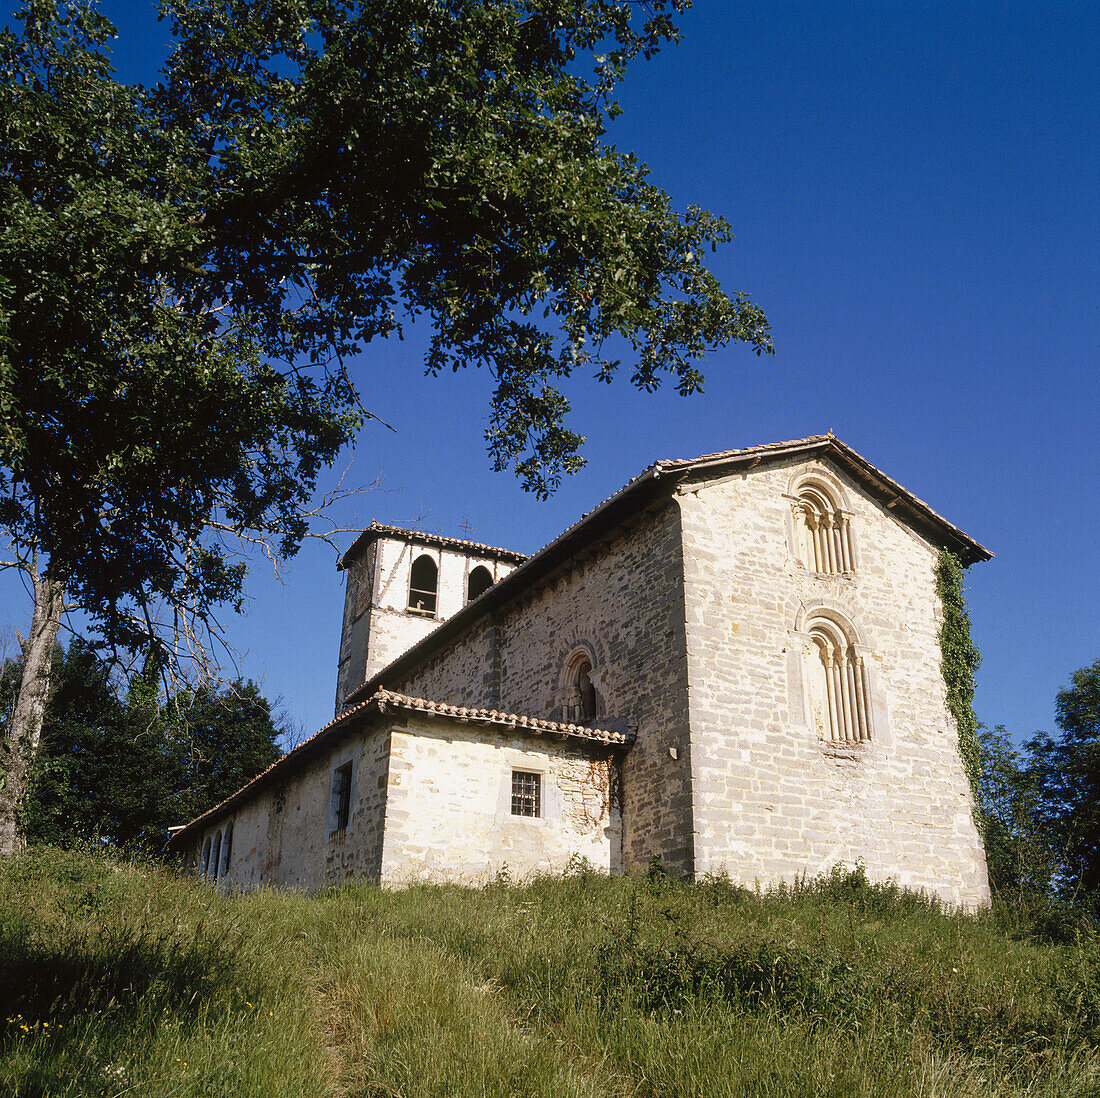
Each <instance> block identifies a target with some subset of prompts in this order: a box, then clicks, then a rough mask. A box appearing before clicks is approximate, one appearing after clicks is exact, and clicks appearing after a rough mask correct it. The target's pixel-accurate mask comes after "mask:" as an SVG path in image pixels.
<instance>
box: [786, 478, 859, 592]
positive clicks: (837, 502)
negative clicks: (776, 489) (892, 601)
mask: <svg viewBox="0 0 1100 1098" xmlns="http://www.w3.org/2000/svg"><path fill="white" fill-rule="evenodd" d="M786 495H787V498H788V499H789V500H790V502H791V512H790V524H789V526H788V530H787V533H788V544H789V545H790V551H791V555H792V556H793V557H795V558H796V559H797V560H798V561H799V562H800V563H801V564H802V566H803V567H804V568H805V569H806V570H807V571H810V572H814V573H816V574H817V575H819V576H820V575H848V574H850V573H852V572H855V571H856V569H857V567H858V559H857V553H856V539H855V537H854V536H853V534H852V508H851V504H850V502H849V500H848V493H847V491H846V490H845V488H844V485H843V484H841V483H840V481H839V480H838V479H837V478H836V477H834V476H832V474H830V473H828V472H827V471H825V470H824V469H822V468H820V467H816V468H812V469H808V470H807V469H803V470H800V471H798V472H797V473H795V474H793V475H792V477H791V479H790V480H789V481H788V483H787V492H786Z"/></svg>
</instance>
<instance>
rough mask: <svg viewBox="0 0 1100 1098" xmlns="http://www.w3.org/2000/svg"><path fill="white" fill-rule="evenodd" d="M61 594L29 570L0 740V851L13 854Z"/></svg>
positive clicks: (20, 841) (19, 841) (55, 584)
mask: <svg viewBox="0 0 1100 1098" xmlns="http://www.w3.org/2000/svg"><path fill="white" fill-rule="evenodd" d="M64 599H65V585H64V584H63V583H61V582H60V581H59V580H56V579H54V578H52V577H51V576H50V574H49V572H48V571H47V572H45V573H44V574H43V575H41V576H40V575H38V574H37V573H36V574H35V575H34V616H33V617H32V618H31V629H30V633H29V634H28V636H27V639H26V640H25V641H24V642H23V677H22V679H21V680H20V683H19V693H18V695H17V696H16V700H15V709H14V711H13V712H12V716H11V724H10V725H9V726H8V730H7V734H6V735H5V736H4V739H3V741H0V856H7V855H10V854H17V853H19V851H21V850H22V849H23V847H24V845H25V839H24V837H23V830H22V827H21V826H20V819H19V807H20V804H21V802H22V800H23V794H24V792H25V791H26V787H27V777H28V775H29V773H30V769H31V764H32V763H33V762H34V756H35V754H36V753H37V751H38V741H39V740H40V739H41V737H42V720H43V718H44V717H45V714H46V700H47V698H48V697H49V693H50V668H51V667H52V665H53V647H54V643H55V642H56V640H57V631H58V629H59V628H60V627H61V611H62V609H63V607H64Z"/></svg>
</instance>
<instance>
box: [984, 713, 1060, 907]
mask: <svg viewBox="0 0 1100 1098" xmlns="http://www.w3.org/2000/svg"><path fill="white" fill-rule="evenodd" d="M978 745H979V750H980V753H981V781H980V794H981V797H980V801H981V810H982V822H983V837H984V840H985V856H986V864H987V866H988V868H989V883H990V884H991V885H992V887H993V891H994V892H996V893H998V894H1001V895H1005V896H1009V895H1011V896H1013V897H1015V898H1016V899H1018V900H1024V899H1027V898H1029V897H1038V896H1049V895H1050V894H1051V891H1052V889H1053V887H1054V881H1055V879H1056V878H1057V877H1058V876H1059V874H1060V867H1061V859H1060V857H1059V849H1058V845H1057V842H1056V839H1055V836H1054V835H1053V834H1052V832H1051V830H1050V829H1049V827H1048V826H1047V824H1046V823H1045V821H1044V819H1043V816H1042V811H1041V806H1042V789H1041V786H1040V780H1041V779H1040V769H1039V767H1038V766H1037V765H1036V763H1037V758H1036V755H1035V752H1034V750H1033V749H1032V748H1031V746H1030V745H1028V746H1027V747H1025V749H1024V751H1023V753H1021V752H1020V750H1019V749H1018V748H1017V747H1016V746H1015V744H1014V743H1013V742H1012V739H1011V737H1010V736H1009V734H1008V732H1007V731H1006V730H1005V728H1004V726H1003V725H998V726H997V727H996V728H994V729H993V730H990V729H988V728H986V729H983V730H982V731H981V733H980V734H979V737H978Z"/></svg>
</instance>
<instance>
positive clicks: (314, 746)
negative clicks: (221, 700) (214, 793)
mask: <svg viewBox="0 0 1100 1098" xmlns="http://www.w3.org/2000/svg"><path fill="white" fill-rule="evenodd" d="M395 709H398V710H404V711H405V712H410V713H429V714H431V715H432V716H435V717H443V718H445V719H447V720H453V721H456V722H457V723H460V724H483V725H492V726H494V727H496V728H498V729H500V730H501V731H504V732H512V731H521V732H529V733H531V734H533V735H536V736H540V735H549V736H561V737H564V738H566V739H574V740H583V741H587V742H589V743H595V744H599V745H601V746H604V747H615V748H620V747H629V746H630V744H631V743H633V742H634V734H633V733H632V732H616V731H612V730H611V729H608V728H593V727H590V726H588V725H584V724H570V723H568V722H565V721H547V720H543V719H542V718H541V717H528V716H524V715H523V714H521V713H506V712H503V711H501V710H497V709H476V708H473V707H471V706H465V705H449V704H447V703H446V702H437V701H430V700H429V699H428V698H414V697H411V696H409V695H407V694H398V693H396V692H394V691H393V690H376V691H375V692H374V693H373V694H372V695H371V696H370V697H369V698H367V699H365V700H364V701H361V702H359V704H358V705H354V706H352V707H351V708H350V709H345V710H344V712H343V713H341V714H340V715H339V716H338V717H336V718H335V719H334V720H331V721H329V723H328V724H326V725H325V726H324V727H323V728H321V729H320V730H319V731H317V732H315V733H314V734H313V735H312V736H310V738H309V739H308V740H303V741H302V742H301V743H300V744H298V746H297V747H295V748H293V749H292V750H290V751H288V752H287V753H286V754H285V755H284V756H283V757H282V758H281V759H276V761H275V762H273V763H272V764H271V765H270V766H269V767H267V769H266V770H262V771H260V773H259V774H257V775H256V776H255V777H254V778H252V780H251V781H248V782H246V783H245V784H244V785H242V786H241V788H240V789H238V790H237V791H236V792H235V793H232V794H230V795H229V796H228V797H226V799H225V800H224V801H221V802H220V803H219V804H216V805H215V806H214V807H213V808H211V809H208V810H207V811H206V812H204V813H203V814H202V815H201V816H196V817H195V819H193V820H192V821H191V822H190V823H189V824H187V825H186V826H185V827H182V828H180V829H179V830H178V831H176V833H175V834H174V835H172V836H171V837H170V838H169V840H168V847H169V849H173V850H177V849H179V848H180V847H181V846H183V845H184V844H183V842H181V839H182V837H183V836H188V837H190V835H192V834H194V832H195V831H201V830H202V829H204V828H205V827H207V826H209V825H210V824H211V823H213V822H214V820H216V819H219V818H220V817H222V816H225V815H227V814H228V812H229V810H230V809H232V808H235V807H236V806H237V805H238V804H241V803H242V802H243V801H246V800H247V799H248V798H249V797H250V796H251V795H252V794H253V793H257V792H259V790H260V789H261V788H262V787H263V786H265V785H269V784H270V783H271V782H272V781H274V780H275V779H276V778H277V777H279V776H281V774H282V772H283V771H284V770H287V769H290V768H291V765H292V764H291V760H294V761H295V762H298V761H304V760H306V759H308V758H310V757H311V756H313V755H317V754H319V753H320V751H321V750H322V749H323V748H324V747H325V745H326V744H327V741H329V740H331V739H332V738H333V736H334V735H335V733H336V732H337V730H338V729H339V727H340V726H343V725H346V724H349V723H351V719H352V718H353V717H356V716H363V717H366V716H368V715H370V714H375V715H378V716H384V715H385V714H386V713H387V712H389V711H391V710H395Z"/></svg>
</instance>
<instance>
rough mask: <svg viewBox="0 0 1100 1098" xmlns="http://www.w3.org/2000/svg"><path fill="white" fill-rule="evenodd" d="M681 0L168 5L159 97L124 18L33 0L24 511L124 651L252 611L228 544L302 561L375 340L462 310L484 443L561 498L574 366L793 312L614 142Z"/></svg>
mask: <svg viewBox="0 0 1100 1098" xmlns="http://www.w3.org/2000/svg"><path fill="white" fill-rule="evenodd" d="M682 8H683V4H682V3H681V2H680V0H653V2H652V3H649V4H647V5H645V6H638V5H634V4H630V3H624V2H617V0H530V2H525V3H517V2H511V3H500V2H497V0H372V2H371V3H370V4H366V3H359V2H355V0H265V2H264V3H262V4H257V3H254V2H252V0H164V3H163V9H162V10H163V13H164V15H165V17H166V18H167V19H169V20H170V21H171V23H172V28H173V33H174V36H175V46H174V49H173V52H172V53H171V55H170V57H169V58H168V60H167V63H166V65H165V68H164V70H163V82H162V83H161V84H159V85H158V86H157V87H155V88H153V89H144V88H141V87H134V86H128V85H125V84H121V83H119V82H118V81H117V80H116V79H115V77H114V75H113V73H112V71H111V68H110V65H109V61H108V57H107V54H106V47H107V44H108V42H109V41H110V40H111V38H112V37H113V36H114V28H113V27H111V25H110V24H109V23H108V22H107V21H106V20H105V19H104V18H102V16H101V15H99V14H98V12H97V11H96V9H95V7H94V5H93V4H91V3H86V2H83V0H72V2H62V0H32V2H31V3H30V4H29V6H28V8H27V9H26V11H25V13H24V15H23V17H22V18H23V33H22V35H17V34H15V33H12V32H9V31H5V32H3V34H0V63H2V64H3V65H4V67H5V71H6V72H8V73H10V74H11V79H10V80H9V81H7V82H6V83H5V85H4V87H3V88H0V271H2V272H3V275H2V276H0V412H2V418H0V459H2V468H3V474H2V477H0V480H2V483H0V490H2V491H0V520H2V521H3V522H4V523H5V524H6V525H7V527H8V529H9V532H10V534H11V536H12V538H13V540H14V541H15V543H16V545H17V546H24V547H30V546H33V547H35V548H36V549H37V550H38V551H39V552H41V553H42V554H43V555H44V556H45V557H47V558H48V559H49V562H50V568H51V571H52V572H53V573H54V574H55V575H56V576H57V577H58V578H59V579H62V580H64V582H65V583H66V584H67V586H68V589H69V591H70V593H71V595H72V596H73V597H75V599H76V600H77V601H79V602H80V603H81V604H82V605H83V606H84V607H85V608H86V609H87V610H88V612H89V613H91V614H92V615H93V617H94V618H95V620H96V621H97V623H98V625H99V627H100V629H101V631H102V632H103V634H104V635H105V636H106V637H107V638H108V639H110V640H112V641H114V642H118V643H122V644H125V645H130V646H141V645H143V644H144V643H145V637H146V636H147V634H148V633H149V631H150V628H151V624H150V623H151V620H152V617H153V616H154V613H155V609H156V607H157V606H159V605H161V604H167V605H169V606H173V607H176V608H179V607H186V608H187V613H188V614H190V615H193V616H194V619H195V620H197V621H202V620H204V619H207V620H208V619H209V615H210V613H211V611H212V608H213V607H214V606H216V605H217V604H218V603H219V602H224V601H227V602H229V603H230V604H233V603H235V602H237V601H238V600H239V598H240V596H241V586H240V584H241V578H242V571H241V569H240V568H239V567H237V566H236V565H235V564H234V563H233V558H232V557H231V555H230V554H229V552H228V551H227V548H226V545H225V544H224V540H223V539H224V538H225V537H227V536H229V537H232V536H233V535H234V534H246V535H248V536H257V537H261V538H266V539H268V540H269V541H270V542H272V543H273V544H274V547H275V550H276V551H277V552H278V553H280V554H289V553H293V552H294V551H295V549H296V548H297V546H298V544H299V542H300V540H301V538H302V536H303V535H304V533H305V531H306V524H305V521H304V519H303V518H302V509H303V504H304V503H305V501H306V500H307V499H308V498H309V496H310V493H311V492H312V490H313V487H314V484H315V482H316V478H317V475H318V472H319V470H320V469H321V468H322V467H323V466H324V465H326V464H328V463H330V462H331V461H332V460H333V459H334V458H335V456H336V454H337V453H338V452H339V450H340V449H341V447H343V446H344V445H346V444H347V443H348V442H350V441H352V440H353V439H354V436H355V433H356V431H357V430H358V428H359V426H360V424H361V422H362V419H363V414H362V412H361V410H360V407H359V404H358V398H357V396H356V394H355V392H354V390H353V389H352V388H351V385H350V383H349V381H348V379H347V374H346V373H345V372H344V370H343V365H342V363H343V359H344V358H345V357H346V356H347V355H349V354H351V353H353V352H354V351H356V350H357V349H359V348H361V347H362V346H363V345H365V344H366V343H369V342H370V341H371V340H374V339H377V338H380V337H385V336H388V335H392V334H394V333H399V332H400V327H399V326H400V324H401V322H402V321H403V319H405V318H407V317H415V316H419V315H424V316H427V317H428V318H430V320H431V322H432V324H433V337H432V340H431V344H430V347H429V350H428V353H427V358H426V362H425V366H426V369H427V370H428V372H429V373H434V372H437V371H439V370H442V369H448V370H458V369H464V368H466V367H468V366H480V367H484V368H485V369H487V370H488V371H489V372H490V373H491V374H492V376H493V378H494V381H495V388H494V390H493V400H492V405H491V408H490V414H489V425H488V429H487V432H486V442H487V446H488V450H489V455H490V459H491V461H492V463H493V465H494V467H495V468H498V469H504V468H512V469H514V470H515V471H516V473H517V474H518V475H519V477H520V478H521V480H522V482H523V484H524V486H525V487H526V488H528V489H529V490H531V491H534V492H536V493H537V494H539V495H541V496H545V495H547V494H549V493H550V492H552V491H553V490H554V488H555V487H556V486H557V484H558V483H559V481H560V478H561V476H562V475H564V474H566V473H569V472H573V471H575V470H576V469H577V468H579V467H580V465H581V464H582V459H581V457H580V453H579V450H580V446H581V444H582V442H583V437H582V436H581V435H580V434H579V433H577V432H575V431H573V430H571V429H569V428H568V427H567V426H566V424H567V421H568V417H569V415H570V412H571V409H570V405H569V401H568V400H567V399H566V397H565V396H564V394H563V391H562V390H563V385H562V379H563V378H566V377H568V376H570V375H571V374H573V373H575V372H576V371H577V370H581V371H583V372H591V373H592V375H593V376H595V377H596V378H597V379H599V380H601V381H604V382H609V381H611V380H612V379H614V378H615V377H616V376H618V375H619V373H620V370H621V368H622V367H621V363H623V362H629V379H630V383H631V384H633V385H635V386H637V387H639V388H641V389H645V390H647V391H651V390H653V389H655V388H657V387H658V386H659V385H660V384H661V383H662V382H663V381H664V380H665V379H666V378H667V379H669V380H670V381H671V383H672V384H674V385H675V386H676V388H677V389H678V391H680V392H681V393H684V394H688V393H693V392H697V391H699V390H700V389H701V387H702V384H703V377H702V374H701V372H700V370H699V360H700V359H701V358H702V357H703V356H704V355H705V354H706V353H707V352H708V351H709V350H710V349H712V348H714V347H716V346H720V345H722V344H724V343H726V342H729V341H730V340H741V341H745V342H747V343H749V344H750V345H751V346H753V347H754V349H755V350H757V351H758V352H763V351H767V350H770V338H769V332H768V326H767V321H766V320H765V318H764V317H763V315H762V314H761V313H760V311H759V310H758V309H757V308H756V307H755V306H753V305H752V304H751V303H750V302H749V301H748V300H747V299H746V298H744V297H742V296H735V297H732V298H731V297H729V296H727V295H726V294H725V293H724V292H723V291H722V289H721V288H720V287H719V285H718V283H717V281H716V280H715V279H714V277H713V276H712V275H711V274H710V273H709V272H708V271H707V270H706V269H705V267H704V266H703V265H702V262H701V259H700V257H701V256H702V255H704V254H706V252H707V250H708V248H710V249H712V248H713V247H715V246H716V245H718V244H721V243H725V242H727V241H728V240H729V239H730V230H729V226H728V225H727V224H726V222H725V221H723V220H722V219H721V218H718V217H715V216H713V215H711V214H709V213H706V212H705V211H702V210H698V209H694V208H692V209H689V210H687V211H686V212H684V213H683V214H680V213H677V212H676V211H675V210H674V209H673V207H672V204H671V202H670V200H669V198H668V196H667V195H665V194H664V193H663V192H662V191H660V190H659V189H658V188H656V187H655V186H653V184H652V183H651V182H650V181H649V178H648V173H647V170H646V168H645V166H644V165H643V164H641V163H639V162H638V161H637V160H636V159H635V158H634V157H633V156H631V155H629V154H624V153H621V152H619V151H617V150H616V149H614V148H613V147H612V146H610V145H608V144H607V143H606V142H605V140H604V130H605V126H606V124H607V121H608V119H609V118H611V117H612V116H613V115H614V113H615V107H614V104H613V102H612V100H611V95H612V94H613V91H614V88H615V85H616V84H617V82H618V81H619V80H620V79H621V78H622V76H623V74H624V72H625V71H626V69H627V68H628V67H629V65H630V64H631V63H632V62H634V61H635V60H636V59H638V58H644V57H648V56H651V55H652V54H653V52H655V51H656V50H657V49H658V48H659V47H660V46H661V45H663V44H664V43H665V42H667V41H670V40H673V39H674V38H675V36H676V31H675V28H674V24H673V17H674V16H675V14H676V13H677V12H678V11H680V10H682Z"/></svg>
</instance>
